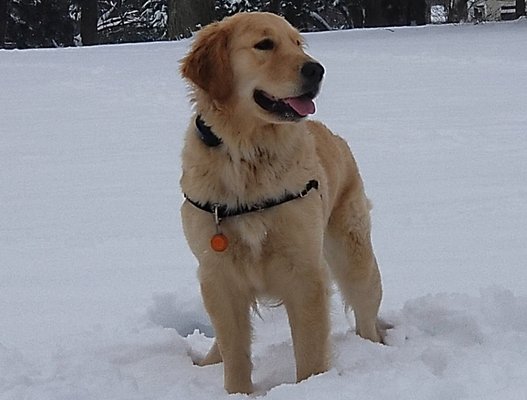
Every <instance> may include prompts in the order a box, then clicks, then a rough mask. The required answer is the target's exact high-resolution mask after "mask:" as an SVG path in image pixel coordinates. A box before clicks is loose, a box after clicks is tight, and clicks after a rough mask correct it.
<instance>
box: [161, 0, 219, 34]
mask: <svg viewBox="0 0 527 400" xmlns="http://www.w3.org/2000/svg"><path fill="white" fill-rule="evenodd" d="M168 9H169V11H168V38H169V39H171V40H174V39H182V38H186V37H190V36H191V35H192V32H193V31H195V30H197V29H199V28H200V27H201V26H205V25H207V24H210V23H211V22H212V21H214V17H215V13H214V0H169V2H168Z"/></svg>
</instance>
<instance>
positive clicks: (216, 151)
mask: <svg viewBox="0 0 527 400" xmlns="http://www.w3.org/2000/svg"><path fill="white" fill-rule="evenodd" d="M222 139H223V144H222V145H220V146H218V147H214V148H211V147H207V146H206V145H204V143H202V142H201V140H200V138H199V137H198V135H196V134H195V131H194V130H193V127H191V128H189V131H188V132H187V138H186V142H185V147H184V150H183V157H182V158H183V174H182V178H181V186H182V189H183V191H184V192H185V193H186V194H187V195H188V196H189V197H190V198H192V199H193V200H194V201H198V202H200V203H202V204H205V203H207V202H210V203H219V204H227V205H228V206H230V207H232V208H237V207H240V206H243V205H252V204H256V203H261V202H262V201H265V200H269V199H279V198H281V197H282V196H283V195H284V193H285V192H286V191H288V192H298V191H301V190H302V189H303V188H304V187H305V184H306V182H308V181H309V180H310V179H313V178H315V177H314V176H312V175H313V173H314V171H315V170H316V169H315V163H316V154H315V151H314V146H313V145H312V144H313V143H312V142H313V141H312V138H311V137H310V134H309V132H308V131H307V130H306V129H305V127H304V129H303V130H302V131H300V130H299V131H293V132H291V130H289V131H288V132H287V134H282V133H281V132H273V133H270V134H268V136H266V137H250V136H249V137H241V138H237V140H233V139H232V138H226V137H223V138H222ZM306 143H308V145H307V146H306ZM280 207H282V206H278V207H277V208H280ZM197 211H198V213H203V214H205V213H204V212H202V211H199V210H197ZM205 217H206V218H207V221H209V222H208V223H209V224H210V225H211V229H213V228H215V227H214V220H213V218H212V216H211V215H206V216H205ZM271 224H272V221H271V220H270V219H269V218H259V216H258V213H256V214H255V213H253V214H252V215H251V214H248V215H242V216H238V217H231V218H227V219H226V220H225V221H224V222H222V227H225V229H228V230H230V231H232V234H234V235H235V236H237V237H238V240H239V241H241V242H243V243H244V244H245V245H247V246H249V248H250V249H251V251H252V253H253V254H254V255H256V254H259V253H260V251H261V247H262V244H263V243H264V242H265V240H266V238H267V235H268V232H269V230H272V229H273V228H274V227H273V226H271ZM241 233H243V234H241Z"/></svg>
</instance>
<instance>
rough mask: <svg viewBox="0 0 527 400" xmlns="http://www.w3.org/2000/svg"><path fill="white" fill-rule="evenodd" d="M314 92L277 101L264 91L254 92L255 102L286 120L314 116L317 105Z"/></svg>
mask: <svg viewBox="0 0 527 400" xmlns="http://www.w3.org/2000/svg"><path fill="white" fill-rule="evenodd" d="M315 96H316V93H314V92H307V93H304V94H303V95H301V96H298V97H286V98H283V99H277V98H276V97H274V96H271V95H270V94H269V93H266V92H264V91H263V90H258V89H257V90H255V91H254V95H253V97H254V101H255V102H256V104H258V105H259V106H260V107H262V108H263V109H264V110H265V111H268V112H270V113H272V114H275V115H277V116H279V117H280V118H281V119H285V120H298V119H301V118H304V117H305V116H307V115H309V114H314V112H315V103H314V102H313V98H314V97H315Z"/></svg>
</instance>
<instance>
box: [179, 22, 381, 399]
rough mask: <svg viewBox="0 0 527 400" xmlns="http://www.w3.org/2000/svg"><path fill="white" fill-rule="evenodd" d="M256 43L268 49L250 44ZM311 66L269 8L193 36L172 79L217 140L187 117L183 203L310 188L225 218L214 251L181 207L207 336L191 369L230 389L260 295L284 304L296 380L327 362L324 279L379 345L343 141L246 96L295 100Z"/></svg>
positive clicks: (355, 186) (359, 205) (353, 172)
mask: <svg viewBox="0 0 527 400" xmlns="http://www.w3.org/2000/svg"><path fill="white" fill-rule="evenodd" d="M264 38H269V39H271V40H272V41H273V43H274V47H273V49H272V50H269V51H261V50H257V49H255V48H254V45H255V44H256V43H258V42H259V41H260V40H262V39H264ZM307 61H313V59H312V58H311V57H310V56H309V55H307V54H306V53H305V51H304V48H303V40H302V37H301V36H300V35H299V33H298V32H297V31H296V30H295V29H294V28H292V27H291V26H290V25H289V24H288V23H287V22H286V21H285V20H284V19H282V18H280V17H278V16H275V15H272V14H267V13H252V14H237V15H235V16H233V17H231V18H228V19H225V20H224V21H222V22H220V23H215V24H212V25H209V26H207V27H205V28H204V29H203V30H202V31H200V32H199V33H198V35H197V38H196V40H195V41H194V43H193V46H192V48H191V50H190V52H189V54H188V55H187V56H186V57H185V58H184V59H183V60H182V65H181V72H182V75H183V76H184V77H185V78H186V79H187V80H188V82H189V84H190V87H191V95H192V100H193V102H194V105H195V110H196V112H197V113H198V114H200V115H201V116H202V118H203V119H204V121H205V122H206V124H207V125H209V126H211V127H212V130H213V131H214V133H215V134H217V135H218V136H219V137H220V138H221V139H222V141H223V144H222V145H221V146H219V147H215V148H210V147H207V146H206V145H204V143H202V142H201V140H200V139H199V137H198V135H197V133H196V128H195V125H194V119H192V121H191V123H190V125H189V128H188V130H187V133H186V137H185V146H184V150H183V155H182V160H183V174H182V177H181V187H182V189H183V192H184V193H186V194H187V195H188V196H189V197H190V198H191V199H192V200H195V201H199V202H201V203H206V202H211V203H215V202H217V203H222V204H228V205H230V206H231V207H233V208H235V207H237V206H238V205H239V204H248V205H250V204H254V203H258V202H261V201H263V200H266V199H270V198H280V197H281V196H282V195H283V193H284V191H289V192H300V191H301V190H302V189H303V188H304V186H305V184H306V183H307V182H308V181H309V180H311V179H316V180H318V181H319V182H320V187H319V189H318V190H312V191H310V192H309V194H308V195H307V196H306V197H304V198H300V199H297V200H294V201H291V202H288V203H285V204H282V205H280V206H276V207H274V208H271V209H268V210H265V211H262V212H256V213H250V214H245V215H241V216H237V217H229V218H226V219H224V220H223V221H222V222H221V231H222V232H223V233H224V234H225V235H226V236H227V237H228V239H229V247H228V249H227V250H226V251H224V252H221V253H220V252H216V251H214V250H212V249H211V247H210V239H211V237H212V236H213V235H214V234H215V233H216V231H217V227H216V225H215V223H214V218H213V216H212V215H211V214H209V213H207V212H204V211H202V210H199V209H197V208H196V207H194V206H193V205H191V204H189V202H188V201H186V202H185V203H184V204H183V206H182V208H181V213H182V220H183V227H184V232H185V236H186V238H187V241H188V244H189V246H190V248H191V250H192V252H193V253H194V255H195V256H196V258H197V259H198V261H199V281H200V284H201V291H202V296H203V301H204V303H205V307H206V309H207V312H208V313H209V315H210V318H211V320H212V323H213V325H214V329H215V331H216V341H215V344H214V345H213V347H212V348H211V350H210V351H209V353H208V355H207V356H206V357H205V358H204V359H203V360H200V361H199V362H198V363H199V364H200V365H208V364H212V363H218V362H221V361H223V362H224V384H225V388H226V390H227V391H228V392H229V393H237V392H241V393H251V392H252V391H253V385H252V381H251V350H250V347H251V307H252V306H253V305H254V304H255V302H256V301H257V299H258V298H273V299H277V300H278V301H281V302H283V304H284V306H285V308H286V310H287V313H288V317H289V323H290V326H291V333H292V337H293V344H294V353H295V359H296V368H297V380H298V381H301V380H303V379H306V378H308V377H309V376H311V375H314V374H318V373H321V372H324V371H327V369H328V368H329V363H330V342H329V332H330V321H329V309H328V308H329V305H328V302H329V298H328V296H329V295H328V293H329V289H328V285H329V278H330V277H331V278H333V279H334V280H335V281H336V283H337V285H338V287H339V289H340V291H341V292H342V297H343V299H344V301H345V303H346V305H347V306H349V307H350V308H352V309H353V310H354V314H355V320H356V331H357V334H359V335H360V336H362V337H363V338H366V339H370V340H372V341H374V342H380V341H381V340H382V337H381V332H380V331H379V328H378V326H377V323H376V321H377V313H378V309H379V304H380V301H381V280H380V275H379V271H378V268H377V263H376V260H375V257H374V254H373V251H372V245H371V241H370V216H369V212H370V205H369V201H368V199H367V198H366V196H365V194H364V190H363V184H362V180H361V177H360V175H359V171H358V169H357V165H356V163H355V161H354V159H353V156H352V155H351V152H350V151H349V149H348V146H347V144H346V143H345V142H344V141H343V140H342V139H341V138H339V137H338V136H336V135H334V134H332V133H331V132H330V131H329V130H328V129H327V128H326V127H325V126H324V125H323V124H321V123H319V122H314V121H309V120H305V119H302V120H300V121H297V122H285V121H281V120H279V119H277V118H276V117H275V116H273V115H271V114H270V113H268V112H266V111H265V110H263V109H262V108H261V107H259V106H258V105H257V104H256V103H255V101H254V100H253V91H254V90H255V89H262V90H265V91H266V92H267V93H272V94H273V95H274V96H275V97H276V98H285V97H289V96H298V95H299V94H301V93H300V85H301V79H300V76H299V75H300V73H299V71H300V68H301V67H302V65H303V64H304V63H305V62H307Z"/></svg>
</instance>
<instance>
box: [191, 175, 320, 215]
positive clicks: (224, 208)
mask: <svg viewBox="0 0 527 400" xmlns="http://www.w3.org/2000/svg"><path fill="white" fill-rule="evenodd" d="M311 189H318V181H316V180H314V179H312V180H310V181H309V182H308V183H306V186H305V188H304V190H302V191H301V192H299V193H291V192H285V193H284V195H283V196H282V197H281V198H279V199H268V200H264V201H262V202H261V203H256V204H252V205H249V204H243V205H240V206H238V208H229V206H228V205H227V204H219V203H211V202H210V201H209V202H207V203H205V204H202V203H199V202H197V201H194V200H191V199H190V198H189V197H188V196H187V195H186V194H185V199H187V201H188V202H189V203H190V204H192V205H193V206H194V207H197V208H199V209H200V210H202V211H206V212H208V213H211V214H214V216H215V218H216V221H217V223H219V221H221V220H222V219H223V218H227V217H235V216H237V215H242V214H247V213H251V212H255V211H263V210H265V209H268V208H271V207H275V206H278V205H280V204H284V203H287V202H288V201H291V200H295V199H299V198H301V197H305V196H307V194H308V193H309V191H310V190H311Z"/></svg>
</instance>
